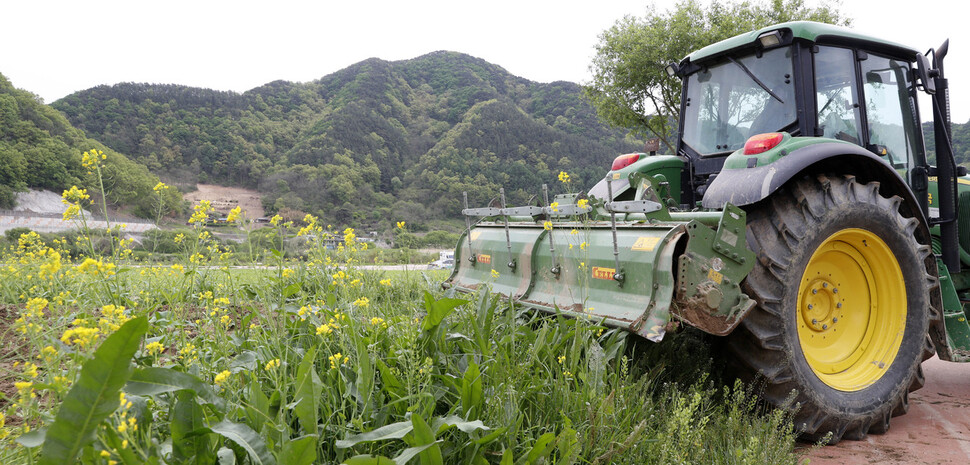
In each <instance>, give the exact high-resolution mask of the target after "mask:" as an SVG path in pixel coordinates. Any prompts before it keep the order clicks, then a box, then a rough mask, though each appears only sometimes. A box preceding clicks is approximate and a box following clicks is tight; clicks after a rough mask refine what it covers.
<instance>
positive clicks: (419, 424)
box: [411, 412, 444, 465]
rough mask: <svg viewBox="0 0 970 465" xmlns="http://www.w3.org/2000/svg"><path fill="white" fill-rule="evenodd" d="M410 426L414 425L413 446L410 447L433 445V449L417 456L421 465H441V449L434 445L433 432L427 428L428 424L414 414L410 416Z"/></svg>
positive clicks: (442, 461) (430, 448)
mask: <svg viewBox="0 0 970 465" xmlns="http://www.w3.org/2000/svg"><path fill="white" fill-rule="evenodd" d="M411 424H412V425H414V441H413V442H414V444H412V447H417V446H424V445H427V444H432V445H433V447H429V448H428V449H427V450H424V451H422V452H421V453H420V454H418V457H419V458H420V459H421V465H443V463H444V460H443V459H442V457H441V448H440V447H438V444H437V443H435V439H434V438H435V434H434V431H433V430H432V429H431V427H430V426H428V423H426V422H425V421H424V418H421V415H419V414H418V413H417V412H414V413H412V414H411Z"/></svg>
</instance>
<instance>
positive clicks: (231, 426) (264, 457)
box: [209, 420, 276, 465]
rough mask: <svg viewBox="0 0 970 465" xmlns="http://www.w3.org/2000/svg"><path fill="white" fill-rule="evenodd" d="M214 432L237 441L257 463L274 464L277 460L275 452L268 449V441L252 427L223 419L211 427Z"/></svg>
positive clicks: (258, 464) (257, 464)
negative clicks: (264, 440)
mask: <svg viewBox="0 0 970 465" xmlns="http://www.w3.org/2000/svg"><path fill="white" fill-rule="evenodd" d="M209 429H211V430H212V432H214V433H218V434H221V435H222V437H224V438H226V439H228V440H230V441H232V442H234V443H236V444H238V445H239V447H242V448H243V449H246V452H248V453H249V458H250V459H251V460H252V462H253V463H254V464H256V465H273V464H275V463H276V460H275V459H273V454H270V453H269V450H267V449H266V443H265V442H263V438H261V437H260V436H259V435H258V434H256V432H255V431H253V429H252V428H250V427H248V426H246V425H244V424H241V423H233V422H231V421H229V420H222V421H220V422H219V423H216V424H214V425H212V426H210V427H209Z"/></svg>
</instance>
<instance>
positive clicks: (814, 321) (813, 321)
mask: <svg viewBox="0 0 970 465" xmlns="http://www.w3.org/2000/svg"><path fill="white" fill-rule="evenodd" d="M812 325H814V326H818V320H816V319H815V318H812Z"/></svg>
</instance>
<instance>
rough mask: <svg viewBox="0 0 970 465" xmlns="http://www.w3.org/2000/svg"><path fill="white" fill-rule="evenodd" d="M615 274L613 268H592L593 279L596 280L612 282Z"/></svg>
mask: <svg viewBox="0 0 970 465" xmlns="http://www.w3.org/2000/svg"><path fill="white" fill-rule="evenodd" d="M615 274H616V270H615V269H613V268H603V267H599V266H594V267H593V277H594V278H596V279H606V280H609V281H612V280H613V275H615Z"/></svg>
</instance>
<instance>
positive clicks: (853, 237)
mask: <svg viewBox="0 0 970 465" xmlns="http://www.w3.org/2000/svg"><path fill="white" fill-rule="evenodd" d="M901 202H902V199H900V198H899V197H892V198H887V197H884V196H882V195H881V194H880V193H879V183H878V182H871V183H868V184H860V183H858V182H856V180H855V178H853V177H826V176H818V177H811V178H805V179H801V180H798V181H795V182H792V183H789V184H788V185H786V186H785V187H783V188H782V189H780V190H779V191H778V192H776V193H775V194H773V195H772V196H771V197H769V198H768V199H766V200H764V201H762V202H759V204H757V205H755V206H753V207H752V208H750V209H749V212H748V234H747V242H748V247H750V248H751V250H753V251H755V252H756V253H757V256H758V260H757V263H756V265H755V267H754V270H752V271H751V273H750V274H749V275H748V277H747V278H746V280H745V282H744V284H743V286H744V288H745V292H746V293H747V294H748V295H749V296H750V297H751V298H753V299H754V300H755V301H756V302H757V303H758V305H757V306H756V307H755V308H754V309H752V310H751V312H750V313H749V315H748V316H747V317H746V318H745V319H744V320H743V321H742V322H741V324H740V325H739V327H738V328H737V329H736V330H735V331H734V332H733V333H732V334H731V335H730V336H729V337H728V340H727V343H728V347H729V350H730V353H731V355H732V357H733V359H734V362H735V365H736V368H737V369H738V370H739V373H737V374H738V375H740V376H741V377H742V378H746V379H749V380H760V382H762V383H763V386H764V392H763V397H764V398H765V399H766V400H767V401H768V402H769V403H771V404H773V405H775V406H779V407H782V406H786V405H791V404H787V402H792V401H793V402H794V404H793V405H794V406H795V408H796V409H797V410H796V412H795V415H794V419H795V427H796V428H797V429H798V431H799V432H800V433H801V437H802V438H803V439H805V440H810V441H819V440H826V441H827V442H828V443H829V444H835V443H837V442H838V441H839V440H841V439H842V438H846V439H863V438H865V437H866V435H867V434H868V433H870V432H871V433H876V434H878V433H882V432H885V431H886V430H887V429H888V428H889V420H890V418H891V417H892V416H894V415H895V414H901V413H905V411H906V408H907V407H908V397H907V396H908V393H909V392H910V391H911V390H915V389H918V388H919V387H921V386H922V381H923V379H922V372H921V370H920V363H921V362H922V361H923V360H925V359H926V358H928V357H930V356H932V354H933V351H932V344H930V343H928V336H927V331H928V327H929V315H930V311H929V306H930V289H931V288H933V286H934V285H935V283H936V278H934V277H933V276H931V275H930V274H929V273H928V272H927V263H928V262H927V259H928V257H930V254H931V249H930V247H929V245H926V244H920V243H918V242H917V240H916V238H915V235H914V234H915V232H916V228H917V227H918V225H919V223H918V220H917V219H915V218H906V217H904V216H903V215H901V214H900V212H899V210H900V209H899V206H900V204H901ZM792 396H794V397H792Z"/></svg>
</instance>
